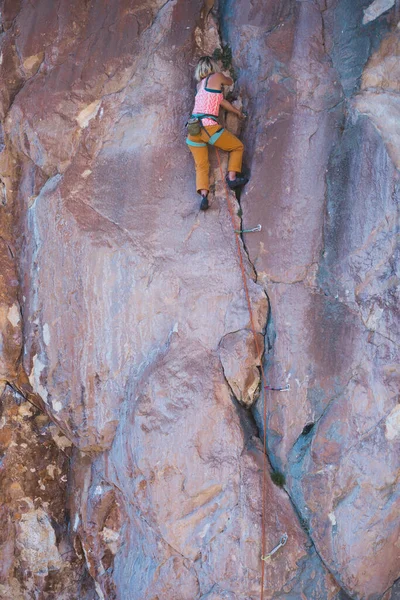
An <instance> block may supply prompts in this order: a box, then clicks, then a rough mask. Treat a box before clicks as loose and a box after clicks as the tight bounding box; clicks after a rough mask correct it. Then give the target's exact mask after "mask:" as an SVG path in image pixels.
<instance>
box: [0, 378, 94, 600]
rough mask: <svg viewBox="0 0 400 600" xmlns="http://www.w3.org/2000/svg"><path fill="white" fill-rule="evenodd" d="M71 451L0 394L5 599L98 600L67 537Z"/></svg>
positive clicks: (38, 418)
mask: <svg viewBox="0 0 400 600" xmlns="http://www.w3.org/2000/svg"><path fill="white" fill-rule="evenodd" d="M16 400H17V401H18V402H16ZM53 436H55V437H56V440H57V442H58V444H60V445H61V446H64V451H62V450H61V449H60V448H59V447H57V444H56V443H55V440H54V439H53ZM69 447H71V442H69V440H67V439H66V438H65V437H63V436H60V435H59V434H58V433H56V427H55V426H54V425H53V424H52V423H51V421H50V420H49V418H48V417H47V416H45V415H43V414H42V413H40V412H39V411H38V410H37V409H36V408H34V407H32V406H31V405H30V404H29V403H28V402H22V403H21V398H20V397H19V398H18V397H17V396H15V394H14V393H13V392H12V391H11V389H10V388H9V387H7V388H6V389H5V391H4V392H3V394H2V396H1V415H0V452H1V455H2V457H3V458H2V461H1V467H0V490H1V491H0V514H1V523H2V527H1V533H0V598H1V599H2V600H10V599H11V598H12V599H13V600H26V599H28V598H29V599H30V598H41V599H43V600H45V599H46V600H47V599H48V600H50V599H52V600H55V599H56V598H57V599H60V600H71V598H82V599H83V600H94V599H95V598H96V594H95V592H94V586H93V581H92V580H91V578H90V577H88V576H87V575H85V562H84V561H83V560H82V556H80V557H79V556H77V554H76V553H75V552H74V549H73V548H72V546H71V543H70V541H69V536H68V514H67V511H66V505H65V494H66V490H67V480H68V479H67V478H68V475H67V474H68V454H67V452H68V448H69ZM80 554H81V552H80Z"/></svg>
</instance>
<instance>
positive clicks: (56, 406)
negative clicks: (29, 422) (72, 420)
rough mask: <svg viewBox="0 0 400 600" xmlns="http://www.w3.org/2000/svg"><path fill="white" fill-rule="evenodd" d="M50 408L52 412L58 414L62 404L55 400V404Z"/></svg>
mask: <svg viewBox="0 0 400 600" xmlns="http://www.w3.org/2000/svg"><path fill="white" fill-rule="evenodd" d="M52 407H53V410H55V411H56V412H60V410H62V407H63V405H62V402H60V401H59V400H56V401H55V402H53V403H52Z"/></svg>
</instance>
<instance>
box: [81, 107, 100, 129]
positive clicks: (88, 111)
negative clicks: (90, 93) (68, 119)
mask: <svg viewBox="0 0 400 600" xmlns="http://www.w3.org/2000/svg"><path fill="white" fill-rule="evenodd" d="M100 104H101V100H96V101H95V102H92V103H91V104H89V105H88V106H86V107H85V108H84V109H83V110H81V112H80V113H79V115H78V116H77V117H76V120H77V122H78V125H79V127H80V128H81V129H85V128H86V127H87V126H88V125H89V123H90V121H91V120H92V119H93V118H94V117H95V116H96V115H97V113H98V112H99V108H100Z"/></svg>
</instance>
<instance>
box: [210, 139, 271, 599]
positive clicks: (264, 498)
mask: <svg viewBox="0 0 400 600" xmlns="http://www.w3.org/2000/svg"><path fill="white" fill-rule="evenodd" d="M215 149H216V151H217V158H218V164H219V169H220V172H221V179H222V181H224V183H225V192H226V202H227V205H228V210H229V214H230V216H231V221H232V228H233V231H234V233H235V238H236V248H237V253H238V257H239V263H240V269H241V271H242V278H243V287H244V291H245V294H246V300H247V307H248V310H249V316H250V326H251V331H252V334H253V337H254V343H255V346H256V352H257V356H258V358H259V360H260V367H261V380H262V384H263V388H264V414H263V423H264V442H263V450H264V459H263V484H262V514H261V515H262V516H261V527H262V533H261V558H260V560H261V594H260V600H263V599H264V560H262V557H263V556H264V555H265V515H266V504H267V467H268V465H267V401H266V400H267V399H266V391H267V390H270V389H271V388H270V387H269V386H268V385H267V383H266V378H265V372H264V367H263V364H262V356H261V351H260V346H259V343H258V339H257V331H256V328H255V325H254V317H253V311H252V308H251V300H250V294H249V288H248V285H247V279H246V271H245V268H244V263H243V256H242V251H241V248H240V241H239V236H240V231H238V230H236V228H235V212H234V208H233V206H232V203H231V200H230V194H229V190H228V185H227V183H226V181H225V178H224V174H223V170H222V164H221V158H220V155H219V151H218V148H215Z"/></svg>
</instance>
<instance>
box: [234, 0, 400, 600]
mask: <svg viewBox="0 0 400 600" xmlns="http://www.w3.org/2000/svg"><path fill="white" fill-rule="evenodd" d="M243 4H244V5H245V4H246V3H245V2H244V3H235V7H233V5H232V3H229V2H226V3H225V11H224V15H225V16H226V17H227V22H226V33H225V35H226V39H227V40H229V42H230V43H231V44H232V46H233V54H234V56H235V58H236V59H237V61H238V64H239V66H240V69H241V71H240V78H239V83H240V84H241V85H240V87H241V89H244V90H245V91H244V94H243V96H244V97H243V98H242V100H243V102H244V104H245V106H246V104H248V106H250V107H251V113H252V115H253V119H254V117H255V123H256V125H253V126H251V125H250V131H249V134H248V136H249V137H248V146H249V147H250V148H251V150H252V152H250V153H249V154H250V156H249V160H250V162H251V168H252V182H255V183H254V184H251V185H249V186H248V187H247V188H246V191H245V193H244V194H243V197H242V206H243V207H244V215H245V216H244V223H245V226H246V227H247V226H250V225H251V224H253V223H257V222H261V223H263V224H265V228H264V229H263V232H262V233H261V235H260V237H257V238H255V237H252V236H250V235H249V236H246V244H247V248H248V249H249V252H250V258H251V260H252V261H253V263H254V265H255V268H256V271H257V273H258V276H259V278H260V279H262V281H263V282H264V283H265V285H266V290H267V293H268V297H269V301H270V308H271V322H270V326H269V329H268V339H269V346H270V351H269V355H268V358H267V361H268V362H267V364H268V365H269V371H268V375H269V379H270V380H271V381H272V382H273V383H274V384H275V385H276V384H284V383H286V382H290V384H291V391H290V392H289V393H285V394H277V393H271V394H269V397H268V400H267V402H268V405H267V407H268V429H267V440H268V447H269V456H270V459H271V461H272V464H273V465H274V466H275V467H276V468H279V469H281V470H283V471H284V472H285V473H286V476H287V485H288V491H289V494H290V496H291V498H292V500H293V502H294V503H295V505H296V507H297V509H298V510H299V513H300V514H301V516H302V518H303V519H304V522H305V524H306V525H307V528H308V530H309V533H310V536H311V539H312V540H313V542H314V543H315V545H316V549H317V551H318V553H319V555H320V557H321V558H322V560H323V562H324V564H325V565H326V566H327V567H328V568H329V570H330V571H331V572H332V573H333V574H334V576H335V578H336V579H337V581H338V582H339V583H340V584H341V586H342V587H343V588H344V589H345V590H346V591H347V592H348V594H349V595H350V597H354V598H363V599H366V598H371V599H372V598H374V599H375V598H381V597H383V596H385V597H386V595H385V592H386V590H388V588H390V586H391V585H392V584H393V582H394V580H395V579H396V578H397V577H398V575H399V569H400V560H399V549H398V540H399V533H400V521H399V518H398V515H399V506H400V498H399V463H400V460H399V439H398V426H397V423H398V393H399V367H398V365H399V346H398V344H399V322H400V321H399V309H398V306H399V298H398V294H399V282H400V279H399V271H398V249H399V245H398V202H399V178H398V171H397V168H398V164H399V163H398V160H397V153H398V151H399V148H400V145H399V137H398V134H397V124H396V126H395V127H392V128H391V127H390V124H391V122H392V121H393V123H395V121H396V115H397V112H398V111H397V108H396V106H397V100H398V98H397V94H398V91H397V87H398V82H397V79H396V68H397V63H398V50H397V47H398V35H399V34H398V29H396V31H395V32H393V33H392V34H390V35H389V36H388V37H386V38H385V39H384V40H383V42H382V44H381V45H380V46H379V45H377V40H379V37H378V38H375V39H374V37H373V36H374V35H375V36H376V35H377V33H378V32H379V31H382V30H383V29H384V27H385V23H384V22H383V21H382V22H379V21H378V22H377V24H376V25H375V24H374V25H373V26H368V27H370V29H369V30H368V33H367V30H363V29H362V25H361V19H360V17H359V15H360V13H361V12H362V8H363V6H364V5H365V3H361V2H360V3H357V4H358V6H357V9H356V10H354V11H353V13H352V14H350V13H349V12H348V10H347V8H346V7H347V6H348V3H346V2H330V3H327V5H325V6H324V7H321V8H323V12H322V14H321V12H320V7H319V5H318V3H309V2H304V3H299V4H298V6H297V7H296V9H295V10H294V11H292V12H290V10H289V9H288V10H287V11H286V13H284V12H282V13H281V14H276V15H274V16H275V19H274V20H269V21H268V24H267V23H266V22H265V20H263V16H264V15H263V11H262V7H261V4H260V10H259V12H257V11H256V10H253V12H252V13H251V14H250V15H246V16H244V15H245V12H244V11H243V10H242V5H243ZM352 4H353V5H354V3H352ZM281 6H282V5H281ZM287 6H288V7H289V6H290V5H287ZM344 11H345V16H346V18H344ZM264 17H265V16H264ZM355 19H359V21H358V23H359V24H358V26H356V27H357V28H356V31H354V28H353V27H352V24H353V23H354V21H355ZM339 24H340V26H341V32H340V36H339V35H338V26H339ZM371 27H374V30H373V29H371ZM257 28H263V29H265V28H268V30H269V31H270V34H269V35H268V36H264V38H263V43H264V44H265V46H264V52H260V55H261V56H263V57H265V58H264V60H263V61H258V62H255V61H254V60H253V54H252V49H253V48H255V46H256V45H257V48H258V45H259V36H258V35H257V34H255V35H254V33H255V31H256V30H257ZM285 30H286V33H285V34H284V33H283V32H284V31H285ZM250 31H252V35H251V36H250V34H249V32H250ZM277 31H281V32H282V33H281V35H282V36H283V35H285V36H286V39H289V40H292V44H293V45H292V48H293V50H292V53H291V55H290V60H289V61H285V62H284V61H283V56H284V51H287V48H286V47H285V50H283V49H282V48H281V47H280V46H279V45H277V44H276V42H275V40H274V36H276V35H277ZM350 32H351V33H350ZM350 35H351V36H352V37H353V42H352V44H351V45H350V47H348V48H347V49H346V52H349V51H350V52H351V54H350V58H351V60H349V61H346V60H345V58H346V54H343V44H344V40H346V38H347V37H348V36H350ZM367 36H369V38H368V39H367ZM271 38H272V39H271ZM255 40H256V41H255ZM300 40H301V42H300ZM318 40H319V42H318ZM357 48H358V49H357ZM371 48H377V50H376V52H375V53H374V54H372V56H371V59H370V61H369V62H368V63H367V64H366V65H365V69H364V72H363V73H362V69H363V66H364V63H365V62H366V60H367V58H368V53H369V52H370V49H371ZM355 50H356V51H355ZM340 56H341V64H339V57H340ZM282 63H284V65H285V66H284V67H282ZM335 67H337V70H335ZM393 68H394V71H393V75H391V70H392V69H393ZM268 70H269V72H270V73H271V74H270V75H269V76H268V75H267V77H266V79H265V82H264V86H265V95H266V97H267V98H268V100H267V102H268V105H267V111H266V110H265V99H264V96H263V94H262V93H261V90H258V93H257V95H256V96H255V95H254V92H253V90H251V85H252V82H254V81H259V80H260V79H261V75H262V74H263V73H268ZM310 70H311V71H312V74H313V78H312V79H310V76H309V73H310ZM361 74H362V85H361V91H360V93H359V94H357V95H356V97H355V100H354V101H352V102H351V104H350V103H346V102H343V101H342V98H343V96H344V95H346V96H350V95H351V93H352V91H353V90H354V89H355V88H356V86H357V82H358V81H359V80H360V77H361ZM321 81H322V82H324V84H325V85H321ZM392 81H393V82H394V81H396V84H395V85H392V84H391V82H392ZM296 83H297V89H296V87H295V85H296ZM309 83H310V86H311V87H310V88H308V84H309ZM340 84H341V85H340ZM289 86H292V89H291V90H290V91H289V89H288V88H289ZM341 86H342V87H343V92H344V94H341V92H340V87H341ZM299 87H300V88H301V89H300V90H299V89H298V88H299ZM307 90H308V91H307ZM333 90H336V91H337V93H336V96H335V95H333V93H332V92H333ZM305 92H306V93H307V95H308V98H307V102H305V101H304V100H303V99H304V97H305ZM392 97H394V100H392ZM360 112H362V113H363V114H364V115H368V116H369V117H370V119H369V118H367V117H366V116H361V115H360V114H359V113H360ZM262 115H265V116H264V123H266V129H265V131H264V132H263V138H262V139H263V143H260V142H261V140H260V135H259V132H258V131H257V130H255V127H256V126H258V127H260V125H259V123H260V122H262V121H261V118H262ZM374 126H375V127H377V129H378V131H377V130H376V129H375V127H374ZM255 136H256V138H257V142H256V145H255V147H254V146H253V148H254V149H253V148H252V146H251V145H252V141H251V140H254V137H255ZM266 157H268V158H266ZM266 164H267V165H268V166H269V168H266ZM283 166H284V168H283ZM261 190H263V191H262V192H261ZM255 414H256V418H257V420H258V422H259V423H260V426H261V416H260V415H261V414H262V406H259V407H257V408H256V413H255ZM388 596H389V597H390V592H388Z"/></svg>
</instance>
